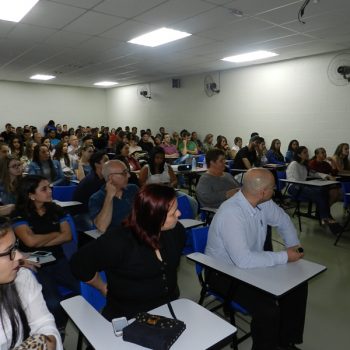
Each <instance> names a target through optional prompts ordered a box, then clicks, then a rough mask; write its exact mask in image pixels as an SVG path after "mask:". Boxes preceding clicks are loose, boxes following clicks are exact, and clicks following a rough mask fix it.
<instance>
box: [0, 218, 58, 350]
mask: <svg viewBox="0 0 350 350" xmlns="http://www.w3.org/2000/svg"><path fill="white" fill-rule="evenodd" d="M17 247H18V242H17V240H16V237H15V235H14V233H13V231H12V228H11V225H10V223H9V221H7V219H5V218H1V217H0V295H1V298H0V319H1V332H0V348H1V349H3V350H8V349H14V348H15V347H17V346H19V345H20V344H21V343H22V341H23V340H25V339H26V338H27V337H28V336H31V335H35V334H42V335H45V336H46V345H47V349H48V350H55V349H56V350H62V349H63V346H62V342H61V338H60V334H59V333H58V330H57V328H56V325H55V320H54V318H53V316H52V314H50V312H49V311H48V309H47V306H46V304H45V301H44V299H43V296H42V294H41V285H40V284H39V283H38V282H37V280H36V278H35V277H34V275H33V274H32V272H31V271H30V270H28V269H27V268H24V267H22V268H21V265H22V264H23V260H21V259H22V258H23V257H22V255H21V253H20V252H19V251H18V250H17Z"/></svg>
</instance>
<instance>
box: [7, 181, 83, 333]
mask: <svg viewBox="0 0 350 350" xmlns="http://www.w3.org/2000/svg"><path fill="white" fill-rule="evenodd" d="M13 228H14V231H15V234H16V236H17V237H18V238H19V240H20V247H21V250H22V251H24V252H33V251H35V250H43V251H47V252H50V253H51V254H52V255H53V256H54V257H55V258H56V260H55V261H54V262H52V263H49V264H45V265H42V266H41V267H40V268H39V269H38V271H37V274H36V277H37V279H38V281H39V282H40V283H41V284H42V286H43V295H44V299H45V300H46V303H47V306H48V308H49V310H50V311H51V312H52V314H53V315H54V317H55V320H56V324H57V327H58V328H59V330H60V331H61V332H62V331H63V330H64V329H65V326H66V323H67V315H66V313H65V312H64V310H63V309H62V308H61V305H60V301H61V300H62V296H61V294H60V292H59V290H58V286H59V285H61V286H64V287H66V288H69V289H70V290H71V291H72V293H74V294H79V293H80V288H79V283H78V281H77V280H75V278H74V277H73V275H72V273H71V271H70V268H69V265H68V261H67V259H66V257H65V255H64V253H63V249H62V244H63V243H65V242H69V241H71V240H72V232H71V230H70V226H69V223H68V222H67V216H66V215H65V213H64V212H63V210H62V209H61V208H60V207H59V206H57V205H56V204H55V203H53V202H52V195H51V188H50V183H49V181H48V180H47V179H46V178H45V177H43V176H39V175H28V176H26V177H24V178H23V179H22V180H21V181H20V183H19V186H18V190H17V202H16V208H15V212H14V214H13Z"/></svg>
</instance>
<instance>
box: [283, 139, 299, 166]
mask: <svg viewBox="0 0 350 350" xmlns="http://www.w3.org/2000/svg"><path fill="white" fill-rule="evenodd" d="M298 147H299V142H298V140H292V141H290V142H289V145H288V150H287V153H286V157H285V160H286V163H290V162H291V161H293V159H294V155H295V151H296V150H297V149H298Z"/></svg>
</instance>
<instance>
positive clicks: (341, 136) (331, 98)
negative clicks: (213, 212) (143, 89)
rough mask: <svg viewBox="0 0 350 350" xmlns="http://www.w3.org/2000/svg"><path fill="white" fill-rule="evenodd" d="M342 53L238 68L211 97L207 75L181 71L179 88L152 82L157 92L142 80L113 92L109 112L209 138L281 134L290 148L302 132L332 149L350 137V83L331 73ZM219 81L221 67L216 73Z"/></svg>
mask: <svg viewBox="0 0 350 350" xmlns="http://www.w3.org/2000/svg"><path fill="white" fill-rule="evenodd" d="M334 56H335V54H328V55H320V56H313V57H307V58H301V59H295V60H289V61H283V62H279V63H272V64H264V65H257V66H253V67H246V68H237V69H231V70H227V71H223V72H221V73H220V90H221V92H220V94H218V95H215V96H213V97H210V98H209V97H207V96H206V95H205V93H204V91H203V85H204V84H203V80H204V76H205V74H203V75H196V76H189V77H182V78H181V88H180V89H173V88H172V87H171V79H167V80H163V81H159V82H155V83H152V84H151V85H150V87H151V90H152V99H151V100H147V99H145V98H144V97H142V96H139V95H138V89H139V88H140V86H136V85H135V86H128V87H120V88H114V89H111V90H108V92H107V118H108V124H109V125H112V126H122V127H124V126H125V125H129V126H133V125H135V126H137V127H139V128H148V127H149V128H151V129H152V131H153V133H156V132H157V130H158V128H159V126H165V127H166V129H167V130H168V131H173V130H178V131H179V130H181V129H183V128H187V129H188V130H190V131H192V130H196V131H197V132H198V133H199V134H200V136H201V138H202V139H203V138H204V136H205V134H206V133H208V132H211V133H213V134H214V135H219V134H223V135H225V136H226V137H227V138H228V139H229V141H230V142H231V143H232V142H233V139H234V137H235V136H242V137H243V142H244V143H246V142H247V141H248V138H249V135H250V134H251V132H253V131H257V132H259V133H260V134H261V135H262V136H264V137H265V139H266V143H267V146H268V147H269V146H270V142H271V140H272V139H273V138H280V139H281V141H282V149H283V151H285V150H286V148H287V145H288V143H289V141H290V140H291V139H293V138H297V139H298V140H299V141H300V143H301V144H303V145H306V146H308V147H309V148H310V149H311V153H313V150H314V148H316V147H319V146H324V147H325V148H326V150H327V151H328V153H329V154H332V153H333V152H334V149H335V147H336V145H337V144H338V143H340V142H350V135H349V130H350V118H349V116H350V86H349V85H346V86H335V85H333V84H332V83H331V82H330V81H329V79H328V75H327V69H328V65H329V63H330V61H331V59H332V58H333V57H334ZM212 75H213V77H214V78H215V81H216V82H217V83H218V81H219V74H218V73H217V72H216V73H213V74H212Z"/></svg>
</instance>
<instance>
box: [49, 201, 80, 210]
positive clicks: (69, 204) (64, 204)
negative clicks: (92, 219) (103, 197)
mask: <svg viewBox="0 0 350 350" xmlns="http://www.w3.org/2000/svg"><path fill="white" fill-rule="evenodd" d="M53 202H54V203H56V204H57V205H59V206H60V207H62V208H65V207H74V206H76V205H81V204H83V203H81V202H78V201H64V202H62V201H58V200H57V199H54V200H53Z"/></svg>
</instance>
